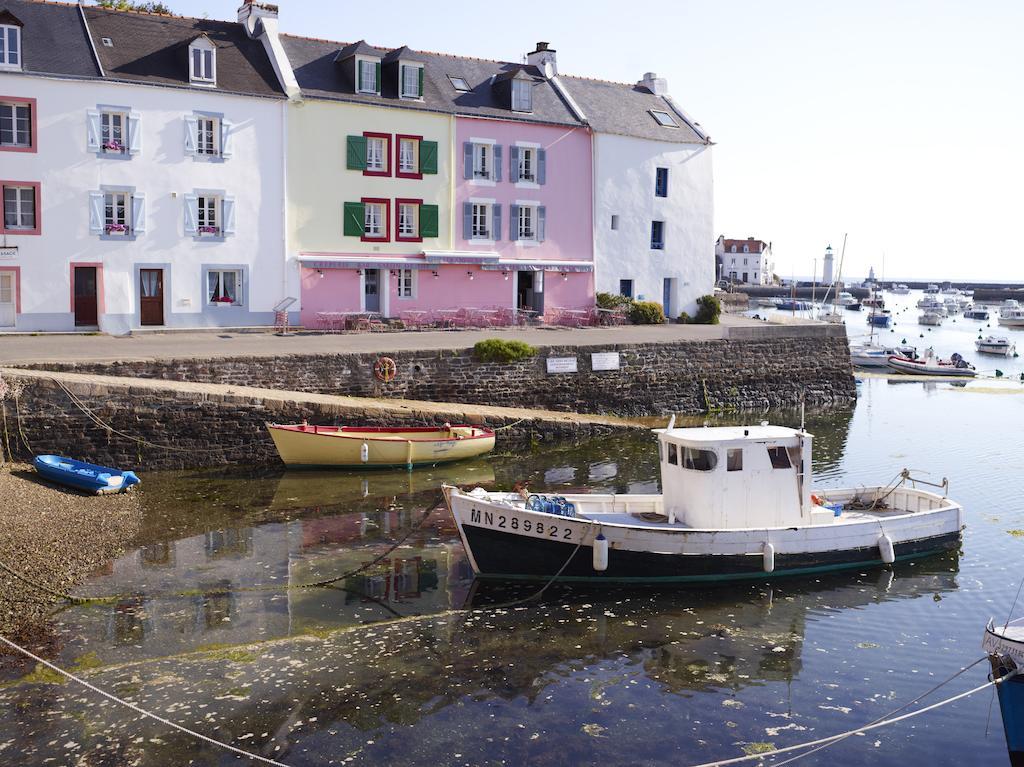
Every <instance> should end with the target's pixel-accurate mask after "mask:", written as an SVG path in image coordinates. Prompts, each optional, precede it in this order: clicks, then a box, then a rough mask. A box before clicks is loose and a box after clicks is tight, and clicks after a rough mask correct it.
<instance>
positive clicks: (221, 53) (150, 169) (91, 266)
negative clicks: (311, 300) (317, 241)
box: [0, 0, 298, 333]
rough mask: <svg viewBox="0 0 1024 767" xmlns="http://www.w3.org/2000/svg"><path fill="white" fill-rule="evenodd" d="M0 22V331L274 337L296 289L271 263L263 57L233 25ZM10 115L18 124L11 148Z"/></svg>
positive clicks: (276, 256)
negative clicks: (10, 51)
mask: <svg viewBox="0 0 1024 767" xmlns="http://www.w3.org/2000/svg"><path fill="white" fill-rule="evenodd" d="M243 7H245V6H243ZM4 8H5V9H6V10H5V11H4V13H5V14H6V15H5V16H4V17H3V18H0V24H6V25H8V26H13V27H15V28H16V29H17V30H18V33H19V38H20V61H18V62H15V63H16V66H7V67H0V140H2V141H3V142H4V143H5V144H6V145H0V162H2V164H3V171H2V172H0V178H2V179H4V180H3V182H2V183H3V189H4V201H5V215H4V229H3V238H4V241H3V242H2V245H3V250H2V251H0V256H2V258H0V275H2V276H0V325H5V326H7V327H8V328H10V327H11V326H13V327H14V328H15V329H18V330H73V329H75V328H89V327H98V328H99V329H101V330H104V331H107V332H111V333H123V332H126V331H129V330H131V329H135V328H141V327H179V328H180V327H201V326H249V325H267V324H270V323H272V321H273V313H272V308H273V307H274V305H275V304H277V303H278V302H279V301H280V300H281V299H282V298H284V297H285V296H287V295H297V293H296V291H297V286H289V285H288V284H287V280H286V274H285V259H284V213H283V211H284V209H285V205H284V198H283V195H284V179H283V172H284V171H283V152H284V143H283V135H282V133H283V131H282V125H283V119H282V116H283V109H284V105H285V103H286V98H285V95H284V91H283V89H282V87H281V85H280V84H279V80H278V76H277V74H275V69H274V66H273V65H272V63H271V61H270V59H269V58H268V56H267V54H266V52H265V51H264V46H263V43H262V42H261V41H260V40H255V39H251V38H250V37H249V35H248V34H247V32H246V29H245V27H244V26H243V25H242V24H239V23H234V22H220V21H206V20H200V19H189V18H178V17H167V16H153V15H149V14H140V13H132V12H121V11H110V10H105V9H101V8H97V7H83V6H76V5H58V4H50V3H45V4H44V3H38V2H26V1H25V0H4ZM12 110H14V112H13V114H14V121H15V122H14V124H15V125H18V126H21V125H24V126H27V128H26V129H24V130H22V131H21V132H18V133H17V135H16V136H15V137H14V141H13V142H12V141H11V134H10V133H9V132H8V131H7V130H6V128H7V126H8V125H9V122H6V121H4V120H5V115H8V114H11V113H12ZM18 110H21V111H20V112H19V111H18ZM23 118H24V119H23ZM12 144H14V145H12ZM257 271H258V272H259V279H258V280H257V279H254V276H255V273H256V272H257ZM5 300H6V303H5ZM11 305H13V309H14V311H13V312H11V311H10V310H9V309H8V308H6V307H9V306H11ZM293 308H294V309H297V308H298V307H297V306H296V307H293Z"/></svg>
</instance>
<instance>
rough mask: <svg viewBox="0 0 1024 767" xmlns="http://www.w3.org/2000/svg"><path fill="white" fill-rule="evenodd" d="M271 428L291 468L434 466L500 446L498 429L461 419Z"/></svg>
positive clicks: (275, 425) (280, 452)
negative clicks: (441, 423) (429, 423)
mask: <svg viewBox="0 0 1024 767" xmlns="http://www.w3.org/2000/svg"><path fill="white" fill-rule="evenodd" d="M267 429H268V430H269V431H270V436H271V438H272V439H273V440H274V446H275V447H276V448H277V453H278V455H280V456H281V460H282V461H284V463H285V465H286V466H288V467H289V468H302V467H312V466H333V467H335V468H347V469H353V468H366V467H381V468H385V467H390V468H394V467H397V466H404V467H406V468H409V469H411V468H413V467H415V466H433V465H434V464H438V463H447V462H449V461H461V460H462V459H463V458H471V457H473V456H477V455H483V454H484V453H489V452H491V450H493V449H494V432H493V431H491V430H490V429H484V428H481V427H479V426H468V425H464V424H460V425H457V426H451V425H447V424H446V425H445V426H443V427H441V428H437V427H434V426H425V427H406V428H396V429H391V428H377V427H371V426H312V425H309V424H305V423H301V424H273V423H268V424H267Z"/></svg>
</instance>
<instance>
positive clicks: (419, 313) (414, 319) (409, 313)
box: [400, 309, 427, 327]
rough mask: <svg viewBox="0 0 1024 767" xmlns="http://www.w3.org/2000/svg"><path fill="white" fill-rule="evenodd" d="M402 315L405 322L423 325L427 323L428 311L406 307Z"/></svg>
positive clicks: (412, 324) (418, 325) (414, 325)
mask: <svg viewBox="0 0 1024 767" xmlns="http://www.w3.org/2000/svg"><path fill="white" fill-rule="evenodd" d="M400 316H401V318H402V321H403V322H405V323H407V324H409V325H411V326H413V327H422V326H423V325H425V324H426V319H427V312H426V311H425V310H423V309H406V310H405V311H404V312H402V313H401V315H400Z"/></svg>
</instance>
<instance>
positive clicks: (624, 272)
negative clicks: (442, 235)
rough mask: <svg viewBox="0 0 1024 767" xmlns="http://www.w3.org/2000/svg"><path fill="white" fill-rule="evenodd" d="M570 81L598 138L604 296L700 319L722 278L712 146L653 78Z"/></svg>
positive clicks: (597, 220) (598, 250)
mask: <svg viewBox="0 0 1024 767" xmlns="http://www.w3.org/2000/svg"><path fill="white" fill-rule="evenodd" d="M562 83H563V84H564V87H565V89H566V90H567V91H568V93H569V95H570V97H571V99H572V102H573V103H574V104H575V106H576V108H577V109H578V110H579V111H580V113H581V119H582V120H584V121H585V122H587V123H588V124H589V125H590V127H591V128H592V130H593V131H594V142H593V147H594V150H593V151H594V270H595V280H596V289H597V290H598V291H601V292H606V293H613V294H622V295H627V296H631V297H632V298H635V299H638V300H646V301H657V302H658V303H660V304H661V305H662V307H663V308H664V310H665V314H666V316H668V317H676V316H678V315H679V313H680V312H683V311H685V312H688V313H690V314H693V313H694V311H695V310H696V305H697V304H696V302H697V299H698V298H699V297H700V296H702V295H706V294H709V293H711V292H712V290H713V287H714V281H715V258H714V231H713V228H712V226H713V221H712V217H713V212H714V200H713V185H712V168H711V146H712V144H711V141H710V139H709V138H708V137H707V135H706V134H705V133H704V132H703V130H702V129H701V128H700V125H699V124H697V123H695V122H693V120H691V119H690V118H689V117H688V116H687V115H686V113H685V112H683V111H682V110H681V109H680V108H679V107H678V106H677V105H676V104H675V102H674V101H672V99H671V98H670V97H669V95H668V87H667V85H666V82H665V80H663V79H661V78H658V77H656V76H655V75H654V74H653V73H648V74H646V75H645V76H644V79H643V80H641V81H640V82H639V83H637V84H636V85H624V84H620V83H610V82H605V81H602V80H589V79H585V78H579V77H566V78H563V79H562Z"/></svg>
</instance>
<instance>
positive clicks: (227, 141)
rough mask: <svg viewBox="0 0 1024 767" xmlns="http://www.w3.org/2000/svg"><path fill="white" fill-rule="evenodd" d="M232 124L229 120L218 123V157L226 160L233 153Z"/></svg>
mask: <svg viewBox="0 0 1024 767" xmlns="http://www.w3.org/2000/svg"><path fill="white" fill-rule="evenodd" d="M234 127H235V125H234V123H232V122H231V121H230V120H221V121H220V156H221V157H223V158H225V159H227V158H228V157H231V155H232V153H233V152H234V143H235V142H234V138H233V133H234V130H233V129H234Z"/></svg>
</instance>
